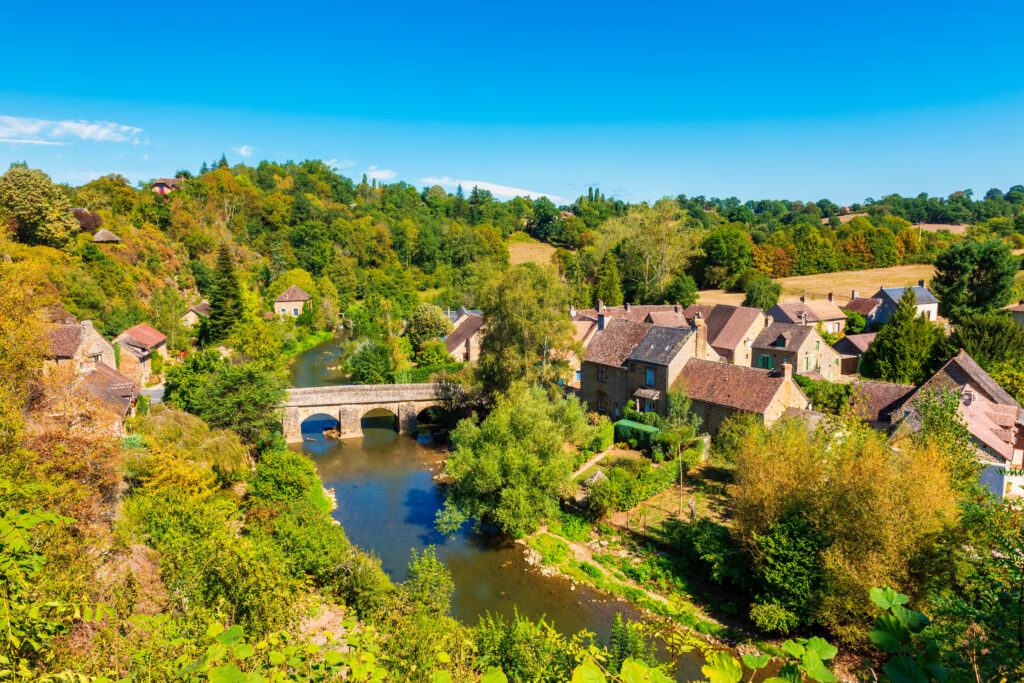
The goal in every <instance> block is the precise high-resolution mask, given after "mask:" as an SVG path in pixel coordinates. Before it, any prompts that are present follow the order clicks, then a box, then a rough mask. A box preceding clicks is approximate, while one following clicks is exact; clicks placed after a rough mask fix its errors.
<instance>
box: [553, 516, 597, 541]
mask: <svg viewBox="0 0 1024 683" xmlns="http://www.w3.org/2000/svg"><path fill="white" fill-rule="evenodd" d="M548 529H550V530H551V533H554V534H558V535H559V536H564V537H565V538H568V539H569V540H570V541H586V540H588V539H589V538H590V522H588V521H587V520H585V519H583V518H582V517H580V516H579V515H574V514H572V513H569V512H559V513H558V514H557V515H556V516H554V517H553V518H551V519H550V520H548Z"/></svg>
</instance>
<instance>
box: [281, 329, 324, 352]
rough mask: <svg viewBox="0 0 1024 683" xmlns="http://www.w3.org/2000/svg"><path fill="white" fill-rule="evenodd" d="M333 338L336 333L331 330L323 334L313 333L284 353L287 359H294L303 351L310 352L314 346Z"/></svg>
mask: <svg viewBox="0 0 1024 683" xmlns="http://www.w3.org/2000/svg"><path fill="white" fill-rule="evenodd" d="M333 336H334V333H333V332H331V331H330V330H324V331H322V332H313V333H312V334H310V335H308V336H306V337H302V338H301V339H299V340H297V341H296V342H295V345H294V346H291V347H290V348H288V349H287V350H286V351H285V352H284V357H285V358H286V359H287V358H294V357H295V356H297V355H299V354H300V353H302V352H303V351H309V350H310V349H311V348H313V347H314V346H317V345H319V344H323V343H324V342H325V341H327V340H328V339H331V338H332V337H333Z"/></svg>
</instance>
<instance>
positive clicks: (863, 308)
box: [843, 289, 882, 325]
mask: <svg viewBox="0 0 1024 683" xmlns="http://www.w3.org/2000/svg"><path fill="white" fill-rule="evenodd" d="M881 306H882V300H881V299H873V298H871V297H862V296H860V293H859V292H858V291H857V290H856V289H855V290H853V291H852V292H850V300H849V301H848V302H847V304H846V305H845V306H843V310H844V311H853V312H854V313H860V314H861V315H862V316H864V320H865V321H866V322H867V324H868V325H870V324H871V323H873V322H875V321H876V320H877V319H878V311H879V309H880V308H881Z"/></svg>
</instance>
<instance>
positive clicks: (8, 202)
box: [0, 165, 78, 248]
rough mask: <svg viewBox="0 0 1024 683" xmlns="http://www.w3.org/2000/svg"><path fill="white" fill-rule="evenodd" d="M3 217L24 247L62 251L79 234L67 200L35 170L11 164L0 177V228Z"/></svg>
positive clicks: (45, 176)
mask: <svg viewBox="0 0 1024 683" xmlns="http://www.w3.org/2000/svg"><path fill="white" fill-rule="evenodd" d="M4 217H6V219H7V222H8V224H9V225H11V226H12V227H13V228H14V233H15V236H16V237H17V239H18V240H19V241H21V242H24V243H25V244H44V245H46V246H49V247H57V248H62V247H65V246H67V245H68V243H69V242H70V241H71V238H72V236H73V235H74V234H75V233H76V232H78V221H76V220H75V217H74V215H72V213H71V207H70V206H69V205H68V200H67V198H66V197H65V196H64V194H63V193H62V192H61V191H60V189H59V188H58V187H57V186H56V185H54V184H53V181H51V180H50V176H48V175H46V174H45V173H43V172H42V171H40V170H38V169H34V168H25V167H24V166H13V165H12V166H11V168H10V169H9V170H8V171H7V172H6V173H4V174H3V175H2V176H0V225H2V224H3V220H2V219H3V218H4Z"/></svg>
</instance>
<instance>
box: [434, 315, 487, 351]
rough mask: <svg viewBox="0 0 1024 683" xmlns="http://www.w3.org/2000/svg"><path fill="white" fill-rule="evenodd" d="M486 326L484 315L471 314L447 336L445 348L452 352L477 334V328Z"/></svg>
mask: <svg viewBox="0 0 1024 683" xmlns="http://www.w3.org/2000/svg"><path fill="white" fill-rule="evenodd" d="M483 326H484V319H483V316H480V315H470V316H467V317H466V319H465V320H463V321H462V322H461V323H460V324H459V326H458V327H456V328H455V329H454V330H452V333H451V334H449V335H448V336H447V337H445V340H444V348H445V349H447V350H448V353H451V352H452V351H454V350H455V349H457V348H459V347H460V346H462V345H463V344H465V343H466V340H467V339H469V338H470V337H472V336H473V335H474V334H476V332H477V330H479V329H480V328H481V327H483Z"/></svg>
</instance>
